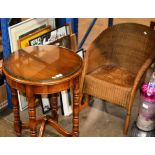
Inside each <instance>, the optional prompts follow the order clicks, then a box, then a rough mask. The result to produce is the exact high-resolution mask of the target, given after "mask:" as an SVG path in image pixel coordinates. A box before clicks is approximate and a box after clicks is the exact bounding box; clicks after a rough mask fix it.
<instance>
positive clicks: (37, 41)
mask: <svg viewBox="0 0 155 155" xmlns="http://www.w3.org/2000/svg"><path fill="white" fill-rule="evenodd" d="M71 33H72V31H71V30H70V25H69V24H68V25H65V26H62V27H60V28H58V29H54V30H51V31H50V32H47V33H45V34H43V35H41V36H38V37H36V38H34V39H32V40H30V41H29V46H36V45H49V44H51V43H53V42H56V41H59V40H60V39H61V38H64V37H65V36H68V35H71Z"/></svg>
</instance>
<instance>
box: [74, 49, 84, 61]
mask: <svg viewBox="0 0 155 155" xmlns="http://www.w3.org/2000/svg"><path fill="white" fill-rule="evenodd" d="M76 53H77V54H78V55H79V56H80V57H81V58H82V59H84V50H83V48H81V49H80V50H78V51H76Z"/></svg>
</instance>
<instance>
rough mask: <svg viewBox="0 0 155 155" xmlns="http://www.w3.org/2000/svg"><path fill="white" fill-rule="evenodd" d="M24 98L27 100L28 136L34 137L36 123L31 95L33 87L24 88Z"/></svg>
mask: <svg viewBox="0 0 155 155" xmlns="http://www.w3.org/2000/svg"><path fill="white" fill-rule="evenodd" d="M26 97H27V100H28V113H29V124H30V125H29V126H30V135H31V137H36V136H37V123H36V107H35V95H34V94H33V87H31V86H26Z"/></svg>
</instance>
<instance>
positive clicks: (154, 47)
mask: <svg viewBox="0 0 155 155" xmlns="http://www.w3.org/2000/svg"><path fill="white" fill-rule="evenodd" d="M154 59H155V31H154V30H152V29H150V28H149V27H147V26H144V25H141V24H135V23H125V24H124V23H123V24H118V25H115V26H113V27H110V28H108V29H106V30H105V31H103V32H102V33H101V34H100V35H99V36H98V37H97V38H96V39H95V40H94V41H93V42H92V43H91V45H90V46H89V47H88V49H87V51H86V54H85V59H84V68H83V73H82V78H81V86H80V88H81V92H83V93H85V94H89V95H92V96H96V97H98V98H101V99H104V100H107V101H109V102H112V103H114V104H116V105H119V106H122V107H124V108H125V109H127V116H126V121H125V128H124V133H127V130H128V126H129V121H130V115H131V109H132V104H133V100H134V97H135V93H136V90H137V88H138V85H139V83H140V82H141V80H142V76H143V75H144V73H145V71H146V70H147V69H148V68H149V66H150V65H151V63H152V62H153V61H154Z"/></svg>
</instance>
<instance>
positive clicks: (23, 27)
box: [8, 18, 56, 52]
mask: <svg viewBox="0 0 155 155" xmlns="http://www.w3.org/2000/svg"><path fill="white" fill-rule="evenodd" d="M49 25H50V26H51V29H55V28H56V25H55V18H31V19H28V20H25V21H23V22H20V23H18V24H15V25H13V26H10V27H9V28H8V31H9V38H10V46H11V52H14V51H16V50H18V49H19V47H18V42H17V40H18V39H20V37H23V36H22V35H26V34H28V33H32V31H33V30H36V29H38V28H41V27H44V26H45V27H46V26H49Z"/></svg>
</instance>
